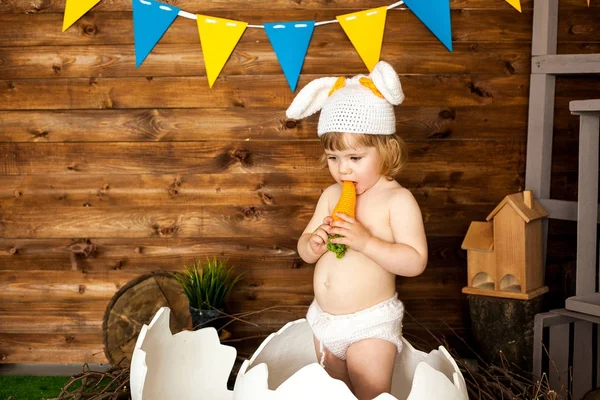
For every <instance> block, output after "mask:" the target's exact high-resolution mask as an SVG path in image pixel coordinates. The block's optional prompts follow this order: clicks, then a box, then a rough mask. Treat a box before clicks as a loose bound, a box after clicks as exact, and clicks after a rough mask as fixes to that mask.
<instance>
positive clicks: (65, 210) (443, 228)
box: [0, 204, 490, 239]
mask: <svg viewBox="0 0 600 400" xmlns="http://www.w3.org/2000/svg"><path fill="white" fill-rule="evenodd" d="M489 209H490V205H489V204H483V205H481V204H476V205H468V204H461V205H457V204H442V205H437V206H429V207H427V208H423V209H422V210H421V211H422V213H423V218H424V221H425V230H426V232H427V235H428V236H457V235H461V234H464V232H465V231H466V230H467V228H468V227H469V224H470V223H471V221H472V220H481V219H483V218H485V215H486V214H487V212H488V211H489ZM313 212H314V205H306V206H300V205H298V206H284V207H281V206H262V207H255V206H250V207H230V206H203V207H172V208H155V207H121V208H118V209H115V210H111V209H106V208H94V207H61V208H47V209H45V210H44V213H40V211H39V210H37V209H29V208H23V209H10V210H6V211H5V212H3V214H2V216H1V218H2V219H0V236H3V237H4V238H7V239H25V238H37V239H41V238H65V239H67V238H90V237H96V238H115V237H122V238H152V237H156V238H200V237H228V236H230V237H233V238H247V237H284V236H292V237H299V236H300V234H301V233H302V230H303V229H304V227H305V226H306V224H307V223H308V221H309V220H310V218H311V217H312V214H313ZM292 220H294V221H296V222H295V223H293V224H291V223H290V221H292Z"/></svg>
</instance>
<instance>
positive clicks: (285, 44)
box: [264, 21, 315, 92]
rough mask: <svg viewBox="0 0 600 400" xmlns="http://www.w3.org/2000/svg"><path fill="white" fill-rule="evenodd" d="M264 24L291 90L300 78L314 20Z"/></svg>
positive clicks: (294, 88)
mask: <svg viewBox="0 0 600 400" xmlns="http://www.w3.org/2000/svg"><path fill="white" fill-rule="evenodd" d="M264 26H265V31H266V32H267V36H268V37H269V41H270V42H271V46H273V50H274V51H275V55H277V59H278V60H279V64H280V65H281V69H283V73H284V74H285V78H286V79H287V81H288V84H289V85H290V88H291V89H292V92H293V91H294V90H296V84H298V78H300V71H302V64H304V58H305V57H306V51H307V50H308V45H309V44H310V38H311V37H312V33H313V31H314V29H315V21H296V22H274V23H269V24H264Z"/></svg>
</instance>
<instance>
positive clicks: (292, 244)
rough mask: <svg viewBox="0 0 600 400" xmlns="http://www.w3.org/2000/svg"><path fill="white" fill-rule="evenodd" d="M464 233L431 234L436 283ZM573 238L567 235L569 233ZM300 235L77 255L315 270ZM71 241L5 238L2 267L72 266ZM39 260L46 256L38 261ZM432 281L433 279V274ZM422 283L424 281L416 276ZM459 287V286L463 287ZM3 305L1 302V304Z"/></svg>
mask: <svg viewBox="0 0 600 400" xmlns="http://www.w3.org/2000/svg"><path fill="white" fill-rule="evenodd" d="M463 238H464V236H463V235H457V236H431V237H428V241H427V244H428V247H429V260H428V263H427V270H430V269H441V270H444V271H445V272H444V273H446V274H447V277H446V279H444V277H443V276H440V277H439V282H438V281H436V284H439V285H441V286H443V283H444V282H445V281H452V282H454V281H461V280H464V278H462V277H461V274H462V272H463V269H464V264H465V258H466V254H465V252H463V251H461V250H458V249H459V248H460V243H461V241H462V240H463ZM567 238H568V236H567ZM297 241H298V238H297V237H292V236H289V235H288V236H285V237H282V238H269V237H267V238H261V237H256V238H254V237H248V238H230V237H223V238H219V237H215V238H208V237H204V238H194V239H181V238H175V239H171V238H143V239H131V238H116V239H110V238H109V239H99V238H93V237H92V238H88V239H87V242H89V244H91V245H93V246H94V249H95V251H94V252H93V253H92V255H91V256H89V257H84V256H83V255H82V256H78V257H77V258H76V262H77V268H78V269H80V270H82V271H89V270H94V271H108V270H114V269H115V267H116V266H119V267H120V268H121V269H127V270H139V271H145V272H147V271H151V270H170V269H173V268H178V267H181V266H183V265H184V264H189V263H190V262H192V261H193V260H194V259H198V260H204V259H205V258H206V257H210V256H215V255H216V256H219V257H224V258H226V259H228V260H229V261H230V263H231V264H232V265H234V266H242V267H243V268H244V269H254V268H262V267H264V268H271V267H273V266H276V267H277V268H290V269H295V268H311V266H310V264H306V263H304V262H303V261H301V259H300V258H299V257H298V254H297V251H296V245H297ZM73 243H74V241H73V240H72V239H4V238H0V269H1V270H19V271H25V270H39V269H42V270H57V271H68V270H71V268H72V267H73V266H72V262H71V254H72V252H71V250H70V249H69V248H70V246H71V245H72V244H73ZM553 244H555V245H556V246H563V245H568V244H569V241H568V240H565V239H562V238H556V240H555V241H554V242H553ZM40 258H43V259H44V262H43V263H39V262H38V260H39V259H40ZM431 279H432V283H433V281H434V278H433V276H431ZM417 282H420V281H419V280H417ZM460 287H462V286H460ZM460 287H459V288H460ZM0 307H1V306H0Z"/></svg>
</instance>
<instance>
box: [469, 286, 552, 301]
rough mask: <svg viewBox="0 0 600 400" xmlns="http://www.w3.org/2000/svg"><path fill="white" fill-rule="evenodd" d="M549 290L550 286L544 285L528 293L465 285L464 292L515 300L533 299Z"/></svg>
mask: <svg viewBox="0 0 600 400" xmlns="http://www.w3.org/2000/svg"><path fill="white" fill-rule="evenodd" d="M547 291H548V286H542V287H540V288H537V289H535V290H532V291H530V292H528V293H521V292H510V291H505V290H494V289H479V288H474V287H464V288H463V289H462V292H463V293H465V294H475V295H478V296H490V297H503V298H505V299H515V300H531V299H533V298H534V297H538V296H540V295H542V294H544V293H546V292H547Z"/></svg>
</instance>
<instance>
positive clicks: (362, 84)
mask: <svg viewBox="0 0 600 400" xmlns="http://www.w3.org/2000/svg"><path fill="white" fill-rule="evenodd" d="M403 101H404V93H403V92H402V85H401V84H400V79H399V78H398V74H396V71H394V68H392V66H391V65H390V64H388V63H386V62H385V61H379V62H378V63H377V64H376V65H375V68H373V71H372V72H371V73H370V74H369V76H365V75H356V76H355V77H353V78H349V79H345V78H344V77H339V78H335V77H330V78H319V79H315V80H314V81H312V82H310V83H309V84H308V85H306V86H305V87H304V88H302V90H300V92H299V93H298V95H297V96H296V98H295V99H294V100H293V101H292V104H291V105H290V107H289V108H288V109H287V111H286V116H287V117H288V118H292V119H302V118H305V117H308V116H310V115H312V114H314V113H316V112H317V111H319V110H321V115H320V116H319V126H318V129H317V134H318V135H319V136H321V135H323V134H325V133H328V132H343V133H364V134H370V135H391V134H393V133H395V132H396V117H395V114H394V105H398V104H400V103H402V102H403Z"/></svg>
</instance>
